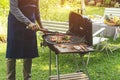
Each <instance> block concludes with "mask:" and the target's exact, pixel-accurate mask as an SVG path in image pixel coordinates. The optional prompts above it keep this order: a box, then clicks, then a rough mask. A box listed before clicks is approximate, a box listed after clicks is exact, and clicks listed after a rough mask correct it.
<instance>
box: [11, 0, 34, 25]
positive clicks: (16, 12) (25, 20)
mask: <svg viewBox="0 0 120 80" xmlns="http://www.w3.org/2000/svg"><path fill="white" fill-rule="evenodd" d="M10 12H11V13H12V14H13V15H14V16H15V17H16V19H17V20H18V21H20V22H23V23H25V24H26V25H29V24H30V23H32V22H31V21H30V20H29V19H28V18H27V17H25V16H24V14H23V13H22V12H21V11H20V9H19V8H18V0H10Z"/></svg>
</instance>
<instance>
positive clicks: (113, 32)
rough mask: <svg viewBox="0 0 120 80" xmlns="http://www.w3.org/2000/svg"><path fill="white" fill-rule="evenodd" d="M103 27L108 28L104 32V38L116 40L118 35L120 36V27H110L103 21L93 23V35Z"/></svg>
mask: <svg viewBox="0 0 120 80" xmlns="http://www.w3.org/2000/svg"><path fill="white" fill-rule="evenodd" d="M102 27H104V28H106V30H105V31H104V32H103V35H104V36H107V37H113V39H114V40H116V39H117V38H118V35H119V34H120V26H109V25H107V24H104V23H103V22H101V21H96V22H93V23H92V29H93V30H92V31H93V33H94V32H95V31H97V30H99V29H100V28H102Z"/></svg>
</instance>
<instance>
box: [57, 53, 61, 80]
mask: <svg viewBox="0 0 120 80" xmlns="http://www.w3.org/2000/svg"><path fill="white" fill-rule="evenodd" d="M56 67H57V76H58V77H57V80H60V74H59V54H56Z"/></svg>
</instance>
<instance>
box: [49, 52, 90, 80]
mask: <svg viewBox="0 0 120 80" xmlns="http://www.w3.org/2000/svg"><path fill="white" fill-rule="evenodd" d="M55 54H56V71H57V79H51V76H52V73H51V63H52V62H51V57H52V56H51V50H50V56H49V76H50V77H49V80H61V79H60V72H59V53H57V52H56V53H55ZM78 54H79V55H80V57H81V60H82V64H83V67H84V68H85V73H86V74H87V76H88V78H86V79H85V80H90V76H89V73H88V70H87V66H86V64H85V61H84V59H83V56H84V54H82V53H78Z"/></svg>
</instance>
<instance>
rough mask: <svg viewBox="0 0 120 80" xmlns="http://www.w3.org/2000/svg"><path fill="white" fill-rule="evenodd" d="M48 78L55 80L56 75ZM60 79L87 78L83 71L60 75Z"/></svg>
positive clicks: (84, 79)
mask: <svg viewBox="0 0 120 80" xmlns="http://www.w3.org/2000/svg"><path fill="white" fill-rule="evenodd" d="M50 80H57V75H54V76H50ZM60 80H89V78H88V76H87V75H86V74H84V73H83V72H77V73H70V74H64V75H60Z"/></svg>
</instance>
